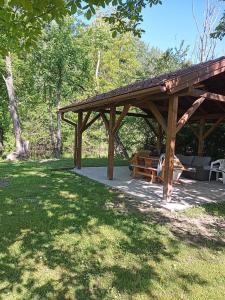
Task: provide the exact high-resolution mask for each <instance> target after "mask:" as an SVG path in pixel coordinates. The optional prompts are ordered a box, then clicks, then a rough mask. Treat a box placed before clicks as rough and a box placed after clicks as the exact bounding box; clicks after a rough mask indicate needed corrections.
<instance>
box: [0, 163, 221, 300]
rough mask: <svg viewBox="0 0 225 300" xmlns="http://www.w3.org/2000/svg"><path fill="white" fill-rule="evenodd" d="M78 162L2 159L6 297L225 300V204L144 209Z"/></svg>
mask: <svg viewBox="0 0 225 300" xmlns="http://www.w3.org/2000/svg"><path fill="white" fill-rule="evenodd" d="M121 163H124V162H121V161H117V164H121ZM104 164H105V160H97V159H93V160H91V159H87V160H85V165H88V166H93V165H99V166H100V165H104ZM71 165H72V161H71V160H69V159H67V160H62V161H52V162H39V163H38V162H26V163H4V162H2V163H0V299H78V300H81V299H84V300H87V299H100V300H101V299H121V300H123V299H127V300H134V299H139V300H144V299H163V300H164V299H165V300H167V299H171V300H172V299H173V300H174V299H195V300H196V299H215V300H218V299H225V247H224V246H225V244H224V235H223V233H224V232H223V230H222V229H221V228H222V227H221V226H220V228H216V227H215V226H216V225H215V224H217V225H218V224H220V225H221V224H224V217H225V205H224V204H221V205H219V206H218V205H214V206H212V205H211V206H210V207H209V206H206V207H204V208H201V209H200V210H199V211H198V210H194V213H193V214H192V213H190V212H189V213H186V214H185V213H184V214H183V215H182V216H181V217H179V216H177V215H170V216H168V215H167V216H166V215H163V214H162V213H161V212H159V211H153V210H152V211H150V212H149V213H145V214H141V213H140V212H138V211H135V210H132V209H129V205H127V201H128V200H127V199H126V197H124V196H123V195H121V194H119V193H115V192H113V191H111V190H109V189H107V188H106V187H105V186H103V185H101V184H99V183H96V182H94V181H91V180H89V179H87V178H84V177H81V176H78V175H76V174H74V173H72V172H67V171H62V170H56V169H57V168H59V167H69V166H71ZM52 169H53V170H52ZM174 218H176V223H179V220H182V218H183V219H184V220H185V221H184V223H182V222H180V223H179V226H178V225H176V226H175V223H174V221H173V220H174ZM179 218H181V219H179ZM196 218H200V219H201V220H202V221H201V222H202V223H201V225H202V226H203V224H204V222H203V221H205V220H207V219H209V218H210V220H212V221H213V222H214V219H213V218H216V220H217V223H215V222H214V223H213V222H212V224H211V223H207V224H211V225H212V228H208V227H209V226H208V227H207V228H206V227H205V230H208V231H209V230H210V232H211V235H209V234H208V231H207V232H206V235H204V234H203V233H204V231H201V234H200V233H199V232H198V230H197V229H196V230H195V229H194V230H192V226H191V228H190V229H188V227H185V226H184V225H185V222H190V224H192V223H193V224H194V223H195V221H196ZM211 218H212V219H211ZM210 222H211V221H210ZM171 224H173V225H172V226H171ZM218 226H219V225H218ZM193 228H195V227H193ZM196 228H197V227H196ZM223 229H224V228H223Z"/></svg>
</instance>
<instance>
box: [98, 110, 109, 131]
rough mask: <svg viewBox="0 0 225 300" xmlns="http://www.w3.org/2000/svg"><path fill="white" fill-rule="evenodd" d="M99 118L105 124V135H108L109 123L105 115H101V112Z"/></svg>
mask: <svg viewBox="0 0 225 300" xmlns="http://www.w3.org/2000/svg"><path fill="white" fill-rule="evenodd" d="M100 116H101V118H102V121H103V122H104V124H105V129H106V131H107V133H109V121H108V119H107V118H106V115H105V114H104V113H103V112H100Z"/></svg>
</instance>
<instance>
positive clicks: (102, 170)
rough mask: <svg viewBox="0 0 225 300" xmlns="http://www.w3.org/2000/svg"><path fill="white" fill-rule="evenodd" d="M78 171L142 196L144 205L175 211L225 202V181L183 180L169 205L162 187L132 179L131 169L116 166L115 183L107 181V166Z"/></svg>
mask: <svg viewBox="0 0 225 300" xmlns="http://www.w3.org/2000/svg"><path fill="white" fill-rule="evenodd" d="M74 172H76V173H77V174H80V175H83V176H87V177H89V178H91V179H93V180H95V181H98V182H101V183H103V184H105V185H108V186H110V187H113V188H117V189H119V190H121V191H123V192H125V193H127V194H130V195H132V196H135V197H138V198H139V199H140V201H141V202H142V204H143V205H144V206H155V207H161V208H166V209H169V210H172V211H173V210H181V209H185V208H188V207H191V206H194V205H201V204H203V203H210V202H219V201H223V200H225V185H224V184H222V183H221V182H215V181H212V182H210V183H208V182H201V181H194V180H188V179H181V182H180V183H179V184H176V185H175V186H174V191H173V199H172V201H171V202H169V203H166V202H165V201H163V200H162V194H163V186H162V184H159V183H149V182H148V181H146V180H143V179H132V177H131V176H130V171H129V169H128V167H115V168H114V180H108V179H107V178H106V174H107V169H106V167H86V168H82V169H81V170H77V169H74Z"/></svg>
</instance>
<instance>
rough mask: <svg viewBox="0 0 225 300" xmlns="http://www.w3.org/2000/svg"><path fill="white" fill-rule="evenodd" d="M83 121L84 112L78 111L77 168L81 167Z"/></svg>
mask: <svg viewBox="0 0 225 300" xmlns="http://www.w3.org/2000/svg"><path fill="white" fill-rule="evenodd" d="M82 121H83V113H82V112H78V123H77V169H81V157H82Z"/></svg>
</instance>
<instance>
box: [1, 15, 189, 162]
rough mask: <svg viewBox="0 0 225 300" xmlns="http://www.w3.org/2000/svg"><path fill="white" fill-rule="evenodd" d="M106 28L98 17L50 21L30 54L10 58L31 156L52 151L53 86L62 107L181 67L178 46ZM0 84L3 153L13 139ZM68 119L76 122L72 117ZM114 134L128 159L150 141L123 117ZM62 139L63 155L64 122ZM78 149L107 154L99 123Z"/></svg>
mask: <svg viewBox="0 0 225 300" xmlns="http://www.w3.org/2000/svg"><path fill="white" fill-rule="evenodd" d="M111 29H112V27H111V26H110V25H109V24H108V23H106V22H105V21H104V19H103V18H97V19H96V20H95V21H94V22H92V23H90V25H88V26H87V25H85V24H83V23H82V22H80V21H79V20H76V19H74V18H71V17H69V18H66V19H64V21H63V22H60V24H57V23H56V22H52V23H51V24H50V25H49V26H47V27H46V28H45V30H44V31H43V32H42V35H41V37H40V38H39V39H38V42H37V45H36V48H35V49H33V50H32V51H30V52H29V53H24V52H22V53H21V54H20V55H19V56H18V55H16V54H14V55H12V59H13V74H14V85H15V90H16V95H17V99H18V105H19V112H20V115H21V120H22V129H23V133H24V137H25V138H26V139H27V140H29V141H30V150H31V155H32V156H33V157H38V156H42V157H43V156H44V157H49V156H51V155H52V153H53V145H52V144H51V139H50V128H49V127H50V114H49V110H50V106H52V111H53V127H54V128H53V131H54V136H55V134H56V96H57V90H58V85H59V83H60V84H61V106H63V105H67V104H70V103H71V102H73V101H74V100H82V99H85V98H87V97H89V96H93V95H95V94H97V93H102V92H106V91H109V90H111V89H114V88H118V87H120V86H123V85H126V84H129V83H132V82H134V81H136V80H139V79H145V78H148V77H150V76H156V75H159V74H160V73H162V72H167V71H172V70H174V69H178V68H181V67H183V66H186V64H187V62H186V54H187V51H186V50H187V48H186V47H184V44H183V43H182V44H181V47H179V49H169V50H168V51H166V52H162V51H160V50H159V49H155V48H150V47H147V46H146V45H145V44H144V43H143V42H142V41H140V39H139V38H137V37H135V36H134V35H133V34H131V33H125V34H118V35H117V36H116V37H115V38H112V35H111ZM98 63H99V68H98V70H97V65H98ZM2 72H3V73H4V66H3V65H2ZM96 72H97V74H96ZM0 84H1V85H0V88H1V90H2V93H1V97H2V100H3V101H2V102H1V110H2V114H3V115H4V117H3V121H2V122H3V129H4V132H5V152H8V151H9V150H11V149H13V137H12V130H11V125H10V124H11V123H10V119H9V116H8V113H7V96H6V91H5V86H4V82H3V79H0ZM133 111H135V109H133ZM70 117H71V118H72V119H74V120H75V118H76V116H75V115H74V114H71V116H70ZM119 134H120V138H121V140H122V141H123V142H124V144H125V146H126V147H127V149H128V152H129V154H130V155H131V154H132V153H133V152H134V151H135V149H136V148H137V147H138V148H141V147H146V146H147V145H149V144H151V143H153V144H154V143H155V142H156V141H155V138H154V136H153V135H152V133H151V131H150V129H149V128H148V126H147V125H146V123H145V122H144V121H143V120H140V121H138V122H137V121H135V119H134V118H131V117H129V118H126V119H125V122H124V123H123V126H122V128H121V130H120V133H119ZM62 136H63V149H64V152H72V151H73V138H74V134H73V132H72V128H71V127H69V126H68V125H66V124H64V123H62ZM134 136H135V138H134ZM83 149H84V155H90V154H91V155H95V156H105V155H106V154H107V137H106V132H105V129H104V125H103V124H102V122H101V121H98V122H96V123H95V124H93V126H92V128H91V130H88V131H87V132H85V134H84V147H83Z"/></svg>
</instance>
